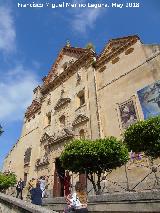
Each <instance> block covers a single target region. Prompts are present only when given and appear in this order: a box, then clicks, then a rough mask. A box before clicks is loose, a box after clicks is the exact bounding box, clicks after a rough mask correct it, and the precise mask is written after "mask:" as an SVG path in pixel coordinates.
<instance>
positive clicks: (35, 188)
mask: <svg viewBox="0 0 160 213" xmlns="http://www.w3.org/2000/svg"><path fill="white" fill-rule="evenodd" d="M47 179H48V178H47V177H45V176H41V177H40V178H39V179H37V180H36V179H35V178H32V179H31V180H30V181H29V182H28V184H27V186H26V188H27V190H28V196H29V197H30V198H31V202H32V203H33V204H35V205H42V198H44V197H45V195H46V187H47V185H48V184H47V181H48V180H47ZM24 187H25V183H24V181H23V180H22V179H20V180H19V181H18V183H17V186H16V190H17V195H16V197H17V198H18V197H19V196H20V199H23V196H22V191H23V188H24ZM64 196H65V200H66V203H67V207H66V208H65V209H64V213H87V212H88V210H87V193H86V190H85V186H84V185H83V184H82V183H81V182H79V181H78V182H76V185H75V191H74V192H73V193H71V184H70V175H69V172H66V175H65V177H64Z"/></svg>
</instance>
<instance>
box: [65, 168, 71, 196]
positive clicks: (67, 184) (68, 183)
mask: <svg viewBox="0 0 160 213" xmlns="http://www.w3.org/2000/svg"><path fill="white" fill-rule="evenodd" d="M70 187H71V177H70V175H69V172H68V171H66V175H65V176H64V195H65V196H68V195H69V194H70V193H71V190H70Z"/></svg>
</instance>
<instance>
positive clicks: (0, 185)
mask: <svg viewBox="0 0 160 213" xmlns="http://www.w3.org/2000/svg"><path fill="white" fill-rule="evenodd" d="M16 182H17V180H16V176H15V174H13V173H9V174H4V173H2V172H0V191H3V190H5V189H8V188H9V187H10V186H14V185H15V184H16Z"/></svg>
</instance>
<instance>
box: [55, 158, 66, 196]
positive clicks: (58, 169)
mask: <svg viewBox="0 0 160 213" xmlns="http://www.w3.org/2000/svg"><path fill="white" fill-rule="evenodd" d="M64 176H65V170H64V169H63V167H62V165H61V162H60V159H59V158H56V159H55V171H54V185H53V197H64Z"/></svg>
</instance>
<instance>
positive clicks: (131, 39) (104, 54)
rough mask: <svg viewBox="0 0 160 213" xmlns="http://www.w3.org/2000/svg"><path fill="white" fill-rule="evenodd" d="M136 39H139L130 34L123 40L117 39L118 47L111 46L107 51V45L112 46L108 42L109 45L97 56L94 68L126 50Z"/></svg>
mask: <svg viewBox="0 0 160 213" xmlns="http://www.w3.org/2000/svg"><path fill="white" fill-rule="evenodd" d="M138 40H139V38H138V37H136V36H135V37H134V36H131V37H129V38H128V39H126V40H124V41H123V42H122V41H119V45H118V47H115V48H112V49H111V50H110V51H108V48H109V47H110V48H111V46H112V44H109V46H108V47H107V48H106V49H104V50H103V52H102V54H101V55H100V56H99V57H98V59H97V62H96V65H95V67H96V69H99V68H101V67H102V66H103V65H104V64H105V63H108V62H109V61H112V60H114V59H115V58H116V57H118V55H120V54H121V53H122V52H124V51H127V50H128V48H129V47H131V46H132V45H133V44H135V43H136V42H137V41H138ZM113 45H114V44H113Z"/></svg>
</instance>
